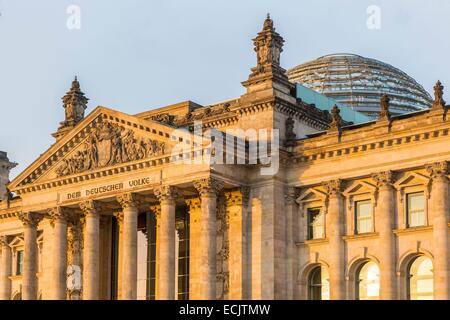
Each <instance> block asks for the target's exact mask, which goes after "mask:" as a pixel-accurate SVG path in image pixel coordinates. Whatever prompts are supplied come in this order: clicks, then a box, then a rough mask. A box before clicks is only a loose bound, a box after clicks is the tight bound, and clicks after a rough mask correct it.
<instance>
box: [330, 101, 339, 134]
mask: <svg viewBox="0 0 450 320" xmlns="http://www.w3.org/2000/svg"><path fill="white" fill-rule="evenodd" d="M340 113H341V110H340V109H339V108H338V106H337V105H334V106H333V108H331V123H330V131H340V130H341V127H342V118H341V115H340Z"/></svg>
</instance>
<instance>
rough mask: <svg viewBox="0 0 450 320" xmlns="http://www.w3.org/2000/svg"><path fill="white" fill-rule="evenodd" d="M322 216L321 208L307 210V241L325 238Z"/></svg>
mask: <svg viewBox="0 0 450 320" xmlns="http://www.w3.org/2000/svg"><path fill="white" fill-rule="evenodd" d="M324 224H325V221H324V214H323V212H322V209H321V208H314V209H308V239H322V238H324V237H325V227H324Z"/></svg>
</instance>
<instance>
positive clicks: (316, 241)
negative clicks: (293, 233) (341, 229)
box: [295, 238, 329, 246]
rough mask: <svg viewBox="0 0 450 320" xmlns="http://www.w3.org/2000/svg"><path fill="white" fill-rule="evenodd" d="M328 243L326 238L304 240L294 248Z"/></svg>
mask: <svg viewBox="0 0 450 320" xmlns="http://www.w3.org/2000/svg"><path fill="white" fill-rule="evenodd" d="M328 242H329V239H328V238H320V239H311V240H305V241H299V242H296V243H295V245H296V246H309V245H316V244H326V243H328Z"/></svg>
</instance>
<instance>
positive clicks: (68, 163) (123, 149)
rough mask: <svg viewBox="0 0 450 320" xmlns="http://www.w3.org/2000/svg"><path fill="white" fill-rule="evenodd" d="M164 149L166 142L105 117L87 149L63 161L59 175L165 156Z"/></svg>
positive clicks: (57, 171) (85, 145)
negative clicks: (145, 137)
mask: <svg viewBox="0 0 450 320" xmlns="http://www.w3.org/2000/svg"><path fill="white" fill-rule="evenodd" d="M164 152H165V143H164V142H160V141H157V140H152V139H143V138H137V137H135V135H134V132H133V131H132V130H128V129H125V128H123V127H121V126H119V125H117V124H113V123H110V122H108V121H106V120H102V122H100V124H99V125H98V127H96V128H95V129H94V130H93V131H92V132H91V133H90V134H89V136H88V138H87V140H86V141H85V143H84V146H83V149H82V150H80V151H77V152H76V153H75V154H74V155H72V157H70V158H68V159H64V160H63V163H62V164H61V165H60V166H59V167H58V168H57V169H56V175H57V176H58V177H63V176H67V175H71V174H77V173H80V172H84V171H87V170H94V169H97V168H103V167H106V166H112V165H115V164H119V163H125V162H130V161H136V160H142V159H145V158H148V157H152V156H157V155H162V154H164Z"/></svg>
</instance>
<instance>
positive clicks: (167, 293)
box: [158, 199, 176, 300]
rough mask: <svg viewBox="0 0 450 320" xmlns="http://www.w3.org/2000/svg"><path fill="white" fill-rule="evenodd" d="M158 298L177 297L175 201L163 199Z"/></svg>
mask: <svg viewBox="0 0 450 320" xmlns="http://www.w3.org/2000/svg"><path fill="white" fill-rule="evenodd" d="M159 219H160V224H159V225H160V229H161V230H160V231H159V232H158V235H159V236H160V240H159V242H158V244H159V273H158V283H159V287H158V289H159V290H158V299H159V300H173V299H175V262H176V257H175V201H173V200H167V199H166V200H162V201H161V216H160V218H159Z"/></svg>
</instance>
